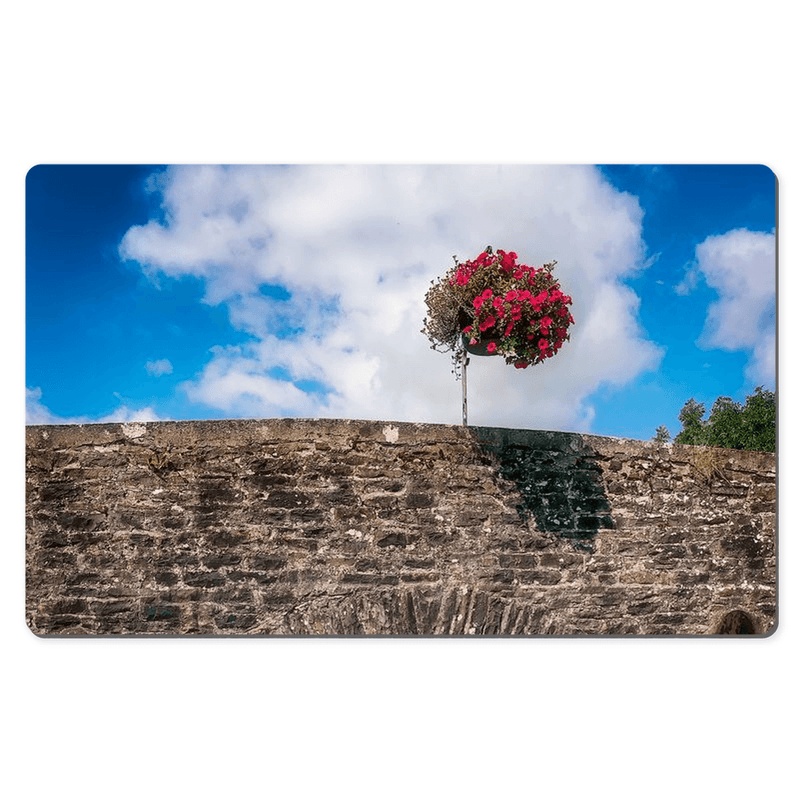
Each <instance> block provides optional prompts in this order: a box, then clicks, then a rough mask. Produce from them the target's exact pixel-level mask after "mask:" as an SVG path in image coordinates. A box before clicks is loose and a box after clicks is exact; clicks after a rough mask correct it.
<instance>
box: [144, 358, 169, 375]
mask: <svg viewBox="0 0 800 800" xmlns="http://www.w3.org/2000/svg"><path fill="white" fill-rule="evenodd" d="M144 368H145V369H146V370H147V374H148V375H154V376H156V377H158V376H159V375H171V374H172V364H171V363H170V361H169V359H167V358H159V359H157V360H156V361H148V362H147V363H146V364H145V365H144Z"/></svg>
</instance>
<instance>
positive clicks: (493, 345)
mask: <svg viewBox="0 0 800 800" xmlns="http://www.w3.org/2000/svg"><path fill="white" fill-rule="evenodd" d="M495 350H497V344H496V343H495V342H489V344H487V345H486V352H487V353H494V351H495Z"/></svg>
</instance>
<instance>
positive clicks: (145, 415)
mask: <svg viewBox="0 0 800 800" xmlns="http://www.w3.org/2000/svg"><path fill="white" fill-rule="evenodd" d="M158 419H160V417H159V416H158V415H157V414H156V412H155V411H154V410H153V409H152V408H150V406H147V407H146V408H139V409H132V408H128V406H126V405H121V406H120V407H119V408H117V409H115V410H114V411H112V412H111V413H110V414H106V415H105V416H103V417H99V418H92V417H87V416H79V417H59V416H58V415H56V414H53V412H52V411H50V409H49V408H47V406H45V405H44V404H43V403H42V390H41V388H40V387H38V386H37V387H35V388H33V389H29V388H28V387H27V386H26V387H25V424H26V425H87V424H91V423H100V422H154V421H156V420H158Z"/></svg>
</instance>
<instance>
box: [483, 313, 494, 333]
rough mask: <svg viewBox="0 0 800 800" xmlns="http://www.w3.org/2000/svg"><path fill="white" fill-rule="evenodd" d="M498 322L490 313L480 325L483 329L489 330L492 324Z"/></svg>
mask: <svg viewBox="0 0 800 800" xmlns="http://www.w3.org/2000/svg"><path fill="white" fill-rule="evenodd" d="M496 322H497V320H496V319H495V318H494V317H493V316H491V315H490V316H488V317H486V319H485V320H484V321H483V322H481V324H480V325H479V327H480V329H481V330H482V331H485V330H488V329H489V328H491V327H492V325H494V324H495V323H496Z"/></svg>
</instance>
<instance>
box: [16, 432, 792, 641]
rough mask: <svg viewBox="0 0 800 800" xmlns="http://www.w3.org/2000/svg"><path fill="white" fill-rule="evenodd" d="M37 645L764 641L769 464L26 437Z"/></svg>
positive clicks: (307, 441)
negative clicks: (697, 637)
mask: <svg viewBox="0 0 800 800" xmlns="http://www.w3.org/2000/svg"><path fill="white" fill-rule="evenodd" d="M26 499H27V520H26V522H27V525H26V527H27V545H26V574H27V581H26V593H27V604H26V605H27V619H28V624H29V626H30V628H31V630H32V631H34V632H35V633H37V634H279V635H293V634H401V635H413V634H451V635H452V634H457V635H458V634H466V635H473V634H474V635H485V634H491V635H498V634H499V635H506V634H717V633H756V634H766V633H769V632H771V630H773V629H774V625H775V622H776V548H775V533H776V532H775V510H776V506H775V458H774V455H773V454H767V453H751V452H741V451H732V450H705V449H703V448H697V447H681V446H678V445H666V446H664V445H661V446H659V445H656V444H653V443H648V442H639V441H633V440H623V439H613V438H605V437H596V436H587V435H579V434H570V433H555V432H544V431H525V430H508V429H500V428H475V427H470V428H465V427H460V426H447V425H422V424H411V423H383V422H362V421H343V420H290V419H279V420H239V421H207V422H158V423H147V424H143V423H128V424H122V425H120V424H106V425H68V426H30V427H28V429H27V492H26Z"/></svg>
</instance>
